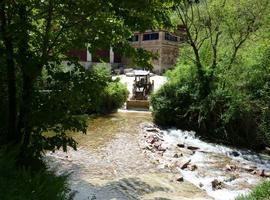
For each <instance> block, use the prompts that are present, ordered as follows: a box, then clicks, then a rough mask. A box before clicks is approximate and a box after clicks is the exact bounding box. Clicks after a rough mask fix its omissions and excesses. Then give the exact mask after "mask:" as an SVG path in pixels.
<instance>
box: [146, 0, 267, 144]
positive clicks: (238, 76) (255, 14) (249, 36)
mask: <svg viewBox="0 0 270 200" xmlns="http://www.w3.org/2000/svg"><path fill="white" fill-rule="evenodd" d="M269 6H270V5H269V2H268V1H256V3H254V1H253V0H252V1H249V0H248V1H246V0H245V1H239V2H238V3H237V5H236V4H235V1H232V0H229V1H222V0H212V1H207V3H206V2H204V1H203V2H200V3H186V2H185V1H183V2H182V3H180V4H179V5H178V8H177V12H176V14H175V15H176V16H177V17H178V19H179V21H180V22H181V23H183V24H184V25H185V26H186V27H187V41H186V43H185V44H183V47H182V51H181V57H180V59H179V63H178V65H177V67H176V68H175V69H174V70H172V71H169V72H168V73H167V76H168V78H169V81H168V83H167V84H166V85H164V87H162V88H161V89H160V90H159V91H158V92H157V93H156V94H154V95H153V96H152V99H151V101H152V105H153V116H154V120H155V121H156V122H157V123H158V124H160V125H162V126H176V127H178V128H181V129H185V130H194V131H196V132H197V134H199V135H200V136H202V137H204V138H207V139H211V140H214V141H216V142H222V143H226V144H230V145H235V146H242V147H250V148H254V149H261V148H263V147H265V146H268V145H270V126H269V124H270V118H269V116H270V115H269V113H270V104H269V102H270V101H269V97H270V93H269V92H270V91H269V80H270V79H269V74H270V73H269V72H270V71H269V70H270V46H269V41H270V35H269V28H270V27H269V25H270V24H269V17H270V16H269V13H268V12H267V10H268V9H269Z"/></svg>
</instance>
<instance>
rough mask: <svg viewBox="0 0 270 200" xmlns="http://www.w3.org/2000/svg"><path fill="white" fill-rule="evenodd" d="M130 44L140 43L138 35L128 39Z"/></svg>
mask: <svg viewBox="0 0 270 200" xmlns="http://www.w3.org/2000/svg"><path fill="white" fill-rule="evenodd" d="M128 41H130V42H138V41H139V36H138V35H133V36H132V37H131V38H129V39H128Z"/></svg>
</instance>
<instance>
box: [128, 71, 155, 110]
mask: <svg viewBox="0 0 270 200" xmlns="http://www.w3.org/2000/svg"><path fill="white" fill-rule="evenodd" d="M134 76H135V78H134V83H133V89H132V97H131V99H130V100H128V101H127V109H130V108H135V109H149V101H148V97H149V95H150V94H151V92H152V91H153V90H154V81H152V82H151V81H150V72H149V71H143V70H135V72H134Z"/></svg>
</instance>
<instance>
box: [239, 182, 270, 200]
mask: <svg viewBox="0 0 270 200" xmlns="http://www.w3.org/2000/svg"><path fill="white" fill-rule="evenodd" d="M268 199H270V182H269V181H265V182H263V183H262V184H260V185H258V186H257V187H255V188H254V189H253V190H252V191H251V193H250V194H248V195H241V196H239V197H237V198H236V200H268Z"/></svg>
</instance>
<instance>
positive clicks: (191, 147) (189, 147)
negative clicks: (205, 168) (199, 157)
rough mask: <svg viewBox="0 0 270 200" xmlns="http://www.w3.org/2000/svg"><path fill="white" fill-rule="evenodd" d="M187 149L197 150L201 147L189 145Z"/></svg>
mask: <svg viewBox="0 0 270 200" xmlns="http://www.w3.org/2000/svg"><path fill="white" fill-rule="evenodd" d="M187 149H189V150H191V151H197V150H199V149H200V148H199V147H194V146H187Z"/></svg>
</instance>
